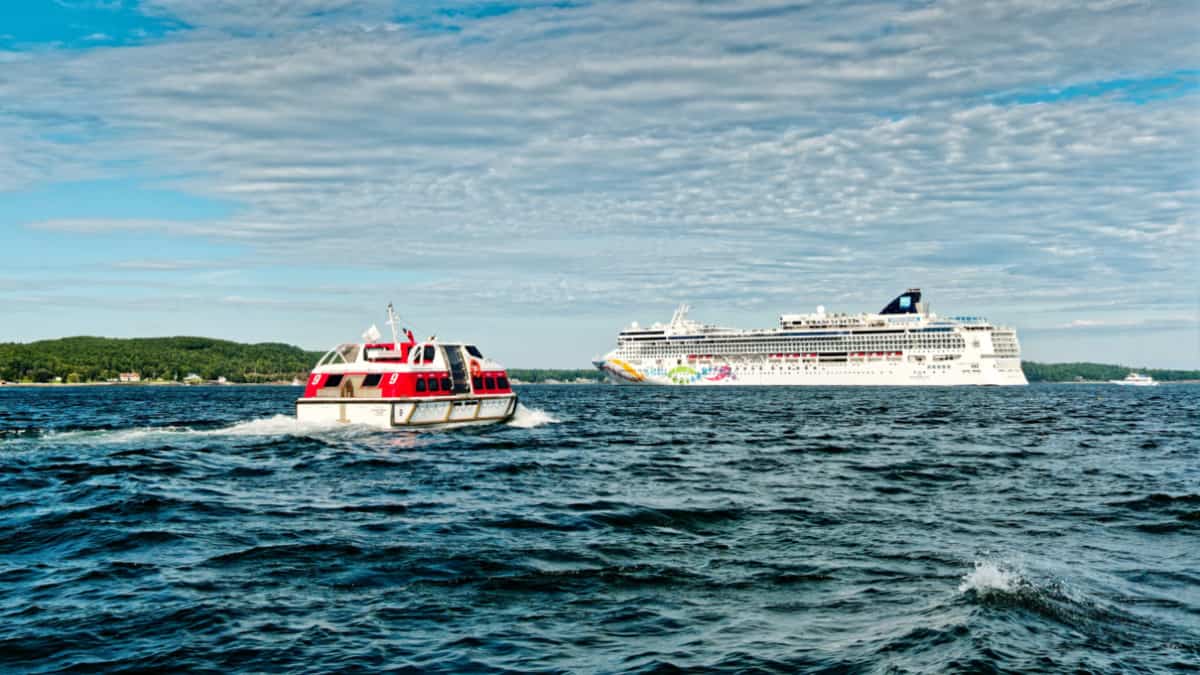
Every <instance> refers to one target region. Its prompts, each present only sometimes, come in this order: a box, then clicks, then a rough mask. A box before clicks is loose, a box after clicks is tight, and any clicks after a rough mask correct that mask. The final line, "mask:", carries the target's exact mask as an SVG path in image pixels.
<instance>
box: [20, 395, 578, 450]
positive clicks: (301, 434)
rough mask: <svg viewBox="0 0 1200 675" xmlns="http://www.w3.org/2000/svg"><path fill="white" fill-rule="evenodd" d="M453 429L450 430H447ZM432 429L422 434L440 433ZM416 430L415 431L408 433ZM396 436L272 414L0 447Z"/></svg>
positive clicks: (538, 417)
mask: <svg viewBox="0 0 1200 675" xmlns="http://www.w3.org/2000/svg"><path fill="white" fill-rule="evenodd" d="M558 422H560V420H559V419H558V418H557V417H555V416H553V415H551V414H550V413H548V412H546V411H544V410H540V409H537V408H527V407H525V406H524V405H521V404H518V405H517V410H516V412H515V413H514V414H513V418H512V419H511V420H509V422H508V426H509V427H513V428H518V429H535V428H537V427H541V426H545V425H548V424H557V423H558ZM450 428H453V427H450ZM439 430H441V429H438V428H436V427H431V428H429V429H425V430H422V431H439ZM408 431H416V430H408ZM379 434H384V435H388V434H393V435H394V434H395V431H381V430H379V429H376V428H374V427H369V426H365V425H357V424H348V425H328V424H320V423H312V422H301V421H299V420H297V419H296V418H295V417H294V416H292V415H282V414H281V415H273V416H271V417H261V418H257V419H250V420H244V421H241V422H235V423H233V424H229V425H226V426H219V427H212V428H203V427H196V426H191V425H185V424H174V425H166V426H161V427H135V428H126V429H67V430H49V431H37V430H29V433H20V434H15V433H14V434H10V435H8V437H0V445H10V444H27V443H30V442H34V443H43V444H44V443H49V444H52V445H55V446H110V445H127V444H137V445H145V444H147V443H162V444H172V443H180V442H187V441H201V442H204V441H208V440H210V439H218V438H231V439H237V438H245V439H254V438H331V439H347V438H352V437H357V436H366V435H379Z"/></svg>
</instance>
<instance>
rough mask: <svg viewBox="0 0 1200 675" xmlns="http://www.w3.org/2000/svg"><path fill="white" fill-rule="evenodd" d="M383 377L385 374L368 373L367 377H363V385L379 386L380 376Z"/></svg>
mask: <svg viewBox="0 0 1200 675" xmlns="http://www.w3.org/2000/svg"><path fill="white" fill-rule="evenodd" d="M381 377H383V375H381V374H380V373H371V374H370V375H367V376H366V377H365V378H363V383H362V386H364V387H378V386H379V378H381Z"/></svg>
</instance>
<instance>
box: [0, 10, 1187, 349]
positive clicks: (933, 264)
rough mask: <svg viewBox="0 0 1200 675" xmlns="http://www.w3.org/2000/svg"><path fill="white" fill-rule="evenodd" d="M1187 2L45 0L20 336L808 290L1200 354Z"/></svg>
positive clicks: (363, 322) (26, 128) (5, 75)
mask: <svg viewBox="0 0 1200 675" xmlns="http://www.w3.org/2000/svg"><path fill="white" fill-rule="evenodd" d="M1197 25H1200V8H1198V6H1197V5H1196V3H1194V2H1190V1H1189V2H1140V1H1137V0H1095V1H1093V2H1088V3H1078V2H1066V1H1065V0H1063V1H1056V0H1046V1H1044V2H1026V1H1022V0H1012V1H1010V2H1005V1H1001V0H990V1H988V2H976V1H971V2H968V1H966V0H962V1H948V2H913V1H906V2H882V1H876V2H853V3H841V2H807V1H804V0H760V1H757V2H750V1H747V0H706V1H700V0H661V1H659V2H653V3H649V2H633V1H629V2H501V3H489V2H435V1H432V0H429V1H426V0H421V1H416V2H395V1H392V0H363V1H361V2H351V1H349V0H294V1H290V2H285V1H284V0H262V1H259V2H254V1H252V0H141V1H140V2H139V1H135V0H46V1H44V2H42V1H38V0H27V1H24V2H19V3H15V2H14V3H4V5H3V7H2V8H0V250H3V251H5V253H6V254H7V255H6V256H5V265H4V267H3V268H2V269H0V312H2V314H3V316H4V317H5V319H4V321H3V323H2V324H0V340H5V341H26V340H33V339H40V338H48V337H58V336H63V335H77V334H93V335H96V334H98V335H113V336H134V335H176V334H196V335H211V336H217V337H224V338H230V339H237V340H246V341H283V342H289V343H294V344H300V345H302V346H305V347H308V348H314V349H315V348H321V347H324V346H326V345H328V344H331V343H335V342H339V341H342V340H348V339H353V338H354V337H356V336H357V335H358V333H359V332H361V331H362V329H363V328H365V327H366V326H367V325H369V324H370V323H372V322H379V320H380V319H381V314H382V309H383V306H384V305H385V304H386V303H387V302H388V301H393V302H395V303H396V305H397V306H398V307H399V308H401V310H402V312H403V314H404V315H405V316H406V317H407V318H408V319H409V320H410V321H411V323H412V324H413V325H414V326H415V327H416V328H417V330H418V332H421V333H425V334H428V333H434V332H436V333H438V334H440V335H442V336H444V337H463V338H470V339H472V340H475V341H478V342H479V343H481V344H483V345H487V346H488V348H489V351H491V352H492V354H493V355H494V356H496V357H498V358H500V359H501V360H503V361H505V362H506V363H508V364H509V365H513V366H539V365H540V366H558V367H571V366H578V367H587V365H588V360H589V359H590V358H591V357H592V356H594V355H596V354H599V353H602V352H604V351H606V350H607V349H608V348H610V347H611V345H612V344H613V340H614V335H615V332H616V331H617V330H618V329H619V328H620V327H621V326H623V325H625V324H627V323H628V322H629V321H630V320H638V321H641V322H643V323H647V322H650V321H653V320H658V319H666V318H668V317H669V316H670V312H671V310H672V308H673V307H674V305H675V304H676V303H679V302H684V301H686V302H690V303H691V304H692V305H693V307H694V310H693V315H694V316H695V317H696V318H700V319H704V320H709V321H712V322H716V323H722V324H726V325H742V326H747V327H750V326H769V325H773V324H774V323H775V321H776V320H777V315H778V314H779V313H781V312H795V311H806V310H809V309H811V308H812V307H815V306H816V305H818V304H823V305H826V306H827V307H830V308H833V309H837V310H846V311H860V310H876V309H878V308H880V307H882V306H883V305H884V304H885V303H886V301H887V300H889V299H890V298H891V297H892V296H894V295H895V294H896V293H897V292H899V291H900V290H903V289H904V288H906V287H909V286H920V287H922V288H923V289H924V290H925V293H926V297H927V298H928V299H929V300H930V301H931V303H932V304H933V306H934V309H935V310H936V311H939V312H941V313H944V314H977V315H978V314H982V315H986V316H989V317H991V318H993V319H994V320H996V321H999V322H1002V323H1005V324H1008V325H1014V326H1016V327H1017V328H1018V329H1019V331H1020V334H1021V337H1022V343H1023V348H1024V352H1025V354H1026V356H1027V357H1028V358H1033V359H1039V360H1048V361H1072V360H1091V361H1102V362H1120V363H1126V364H1130V365H1135V366H1158V367H1193V368H1195V367H1200V318H1198V317H1200V275H1198V274H1197V272H1196V266H1197V264H1198V263H1200V227H1198V217H1197V215H1198V207H1200V152H1198V151H1197V150H1198V146H1200V115H1198V114H1197V113H1200V41H1198V40H1196V32H1195V26H1197Z"/></svg>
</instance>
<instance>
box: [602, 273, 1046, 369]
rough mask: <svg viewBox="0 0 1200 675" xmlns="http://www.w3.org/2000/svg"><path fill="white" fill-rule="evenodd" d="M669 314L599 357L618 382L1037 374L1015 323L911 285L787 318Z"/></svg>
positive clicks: (623, 335)
mask: <svg viewBox="0 0 1200 675" xmlns="http://www.w3.org/2000/svg"><path fill="white" fill-rule="evenodd" d="M688 309H689V308H688V307H687V306H686V305H683V306H680V308H679V309H677V310H676V312H675V315H674V316H673V317H672V319H671V322H670V323H669V324H665V325H664V324H654V325H653V326H648V327H639V326H638V325H637V324H636V323H634V324H631V325H630V327H629V328H627V329H625V330H623V331H621V332H620V334H619V335H618V336H617V348H616V349H614V350H612V351H611V352H609V353H608V354H605V355H604V356H603V357H600V358H597V359H596V360H594V361H593V362H592V363H593V365H595V366H596V367H597V368H599V369H600V370H601V371H603V372H604V373H605V375H606V376H607V377H608V379H609V380H610V381H612V382H616V383H618V384H646V385H664V386H670V385H673V386H731V385H750V386H760V385H781V386H795V385H812V386H843V385H853V386H964V385H967V386H970V385H974V386H979V385H991V386H1011V385H1024V384H1028V382H1027V381H1026V379H1025V374H1024V373H1023V372H1022V370H1021V352H1020V344H1019V343H1018V341H1017V333H1016V331H1015V330H1013V329H1011V328H1005V327H1002V326H996V325H993V324H992V323H991V322H989V321H987V320H986V319H983V318H980V317H967V316H962V317H949V318H941V317H938V316H937V315H936V314H934V313H932V312H930V311H929V310H928V308H927V306H926V305H924V304H923V303H922V302H921V291H920V289H909V290H908V291H906V292H905V293H903V294H901V295H900V296H898V297H897V298H896V299H894V300H893V301H892V302H891V303H889V304H888V305H887V306H886V307H884V308H883V309H882V310H880V311H879V312H876V313H860V314H831V313H827V312H826V311H825V308H824V307H818V308H817V311H816V312H815V313H811V314H784V315H780V317H779V327H778V328H769V329H750V330H742V329H736V328H724V327H721V326H715V325H709V324H702V323H698V322H695V321H692V320H690V319H688V318H687V311H688Z"/></svg>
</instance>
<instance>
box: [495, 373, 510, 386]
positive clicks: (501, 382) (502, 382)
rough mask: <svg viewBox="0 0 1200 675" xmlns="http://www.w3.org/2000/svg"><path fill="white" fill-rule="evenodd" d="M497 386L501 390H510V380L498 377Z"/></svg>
mask: <svg viewBox="0 0 1200 675" xmlns="http://www.w3.org/2000/svg"><path fill="white" fill-rule="evenodd" d="M496 386H498V387H500V388H501V389H508V378H507V377H505V376H503V375H501V376H500V377H497V378H496Z"/></svg>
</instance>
